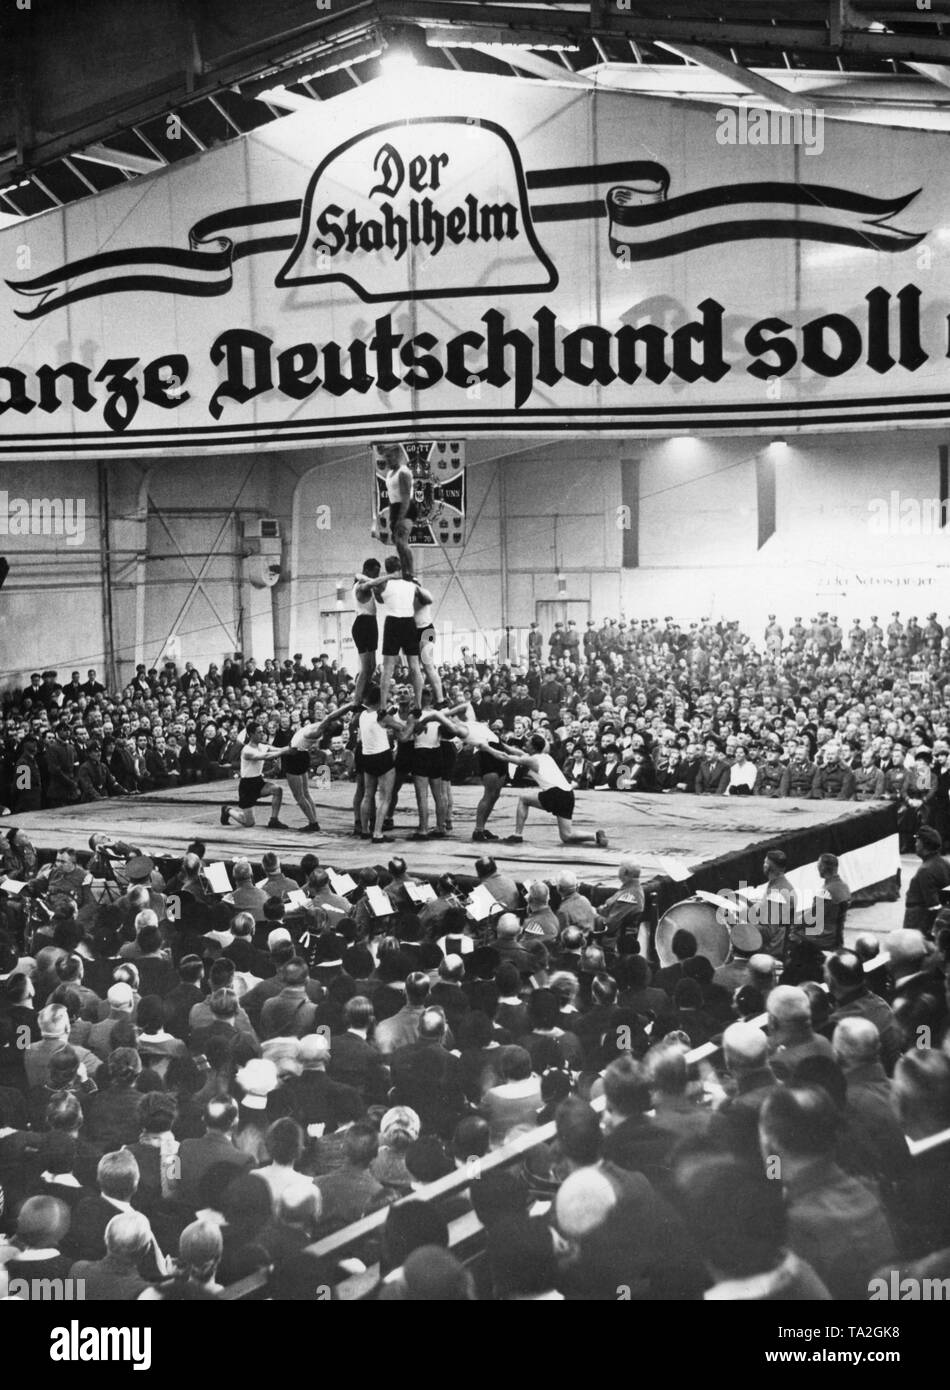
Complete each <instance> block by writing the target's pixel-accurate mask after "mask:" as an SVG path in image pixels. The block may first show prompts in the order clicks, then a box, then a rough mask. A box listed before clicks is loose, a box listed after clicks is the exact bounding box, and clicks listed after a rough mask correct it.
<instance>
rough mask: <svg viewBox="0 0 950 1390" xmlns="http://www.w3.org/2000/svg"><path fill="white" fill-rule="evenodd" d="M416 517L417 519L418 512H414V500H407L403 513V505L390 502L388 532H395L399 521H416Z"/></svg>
mask: <svg viewBox="0 0 950 1390" xmlns="http://www.w3.org/2000/svg"><path fill="white" fill-rule="evenodd" d="M417 517H418V512H417V511H416V503H415V499H414V498H410V499H409V502H408V503H406V504H405V513H404V512H403V503H402V502H390V504H389V529H390V531H395V529H396V527H397V526H398V525H399V523H400V521H415V520H416V519H417Z"/></svg>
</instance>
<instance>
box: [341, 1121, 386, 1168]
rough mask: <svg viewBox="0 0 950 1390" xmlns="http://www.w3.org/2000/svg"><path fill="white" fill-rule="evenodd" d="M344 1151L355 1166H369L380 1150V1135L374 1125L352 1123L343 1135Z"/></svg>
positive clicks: (347, 1158) (348, 1160) (350, 1162)
mask: <svg viewBox="0 0 950 1390" xmlns="http://www.w3.org/2000/svg"><path fill="white" fill-rule="evenodd" d="M343 1151H344V1153H345V1154H346V1160H347V1162H348V1163H349V1164H350V1165H351V1166H352V1167H354V1168H368V1167H369V1165H370V1164H371V1163H372V1161H373V1159H374V1158H375V1157H376V1155H377V1154H378V1152H379V1135H378V1134H377V1133H376V1130H375V1129H374V1128H373V1126H372V1125H368V1124H362V1123H360V1124H355V1125H351V1126H350V1128H349V1129H348V1130H347V1131H346V1133H345V1134H344V1136H343Z"/></svg>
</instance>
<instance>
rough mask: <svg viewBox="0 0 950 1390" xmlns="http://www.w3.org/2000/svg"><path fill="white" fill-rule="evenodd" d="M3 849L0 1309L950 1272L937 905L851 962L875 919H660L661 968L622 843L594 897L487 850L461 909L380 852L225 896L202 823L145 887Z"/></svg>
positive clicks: (739, 1287) (813, 1290)
mask: <svg viewBox="0 0 950 1390" xmlns="http://www.w3.org/2000/svg"><path fill="white" fill-rule="evenodd" d="M14 839H15V844H13V845H11V846H10V848H11V849H13V850H15V851H16V853H17V854H18V855H19V856H20V863H21V865H22V867H21V868H20V869H19V870H18V872H20V873H21V874H22V875H24V876H25V877H28V878H29V881H30V889H29V891H30V892H31V893H32V894H35V895H36V896H37V900H39V901H41V902H42V903H43V904H44V906H45V908H46V912H45V913H44V916H48V918H49V920H46V921H44V922H43V924H42V925H38V924H37V921H36V920H31V921H29V922H24V921H23V920H21V919H20V918H19V917H18V916H17V913H16V912H15V910H14V908H15V904H14V903H12V902H11V901H10V900H7V901H3V900H0V918H2V925H0V1294H2V1292H3V1290H4V1289H6V1290H7V1291H8V1292H7V1296H8V1297H14V1298H29V1297H31V1296H41V1295H39V1294H37V1293H36V1290H37V1288H39V1287H41V1286H42V1284H43V1281H45V1280H49V1279H58V1278H62V1279H66V1278H72V1279H74V1280H77V1279H82V1280H83V1281H84V1285H83V1288H84V1295H83V1296H84V1298H85V1300H86V1301H95V1300H99V1299H102V1300H106V1299H108V1300H122V1299H125V1300H132V1299H136V1298H140V1297H141V1298H151V1299H162V1300H165V1299H179V1300H180V1299H206V1300H214V1299H220V1298H223V1297H233V1296H235V1294H236V1292H240V1291H242V1290H243V1292H244V1294H245V1296H248V1297H253V1298H261V1297H274V1298H279V1299H301V1300H314V1299H326V1298H334V1297H340V1296H343V1295H342V1290H343V1288H344V1283H345V1281H347V1280H348V1281H349V1283H348V1284H347V1285H346V1289H347V1295H346V1296H353V1294H354V1291H355V1292H357V1293H359V1294H360V1295H361V1296H364V1297H368V1298H376V1299H383V1300H411V1301H416V1300H440V1301H445V1300H470V1299H482V1300H492V1299H494V1300H525V1299H532V1300H533V1299H542V1298H543V1299H569V1300H593V1299H610V1300H611V1301H614V1300H616V1299H618V1298H621V1299H634V1300H642V1299H648V1300H656V1299H700V1298H707V1299H734V1300H744V1299H749V1300H761V1299H767V1300H792V1299H796V1300H797V1299H866V1298H868V1297H869V1289H870V1288H871V1287H872V1286H871V1281H872V1280H873V1279H875V1278H884V1279H885V1280H886V1279H888V1278H889V1277H890V1276H889V1272H890V1271H891V1270H894V1269H896V1270H899V1271H900V1277H901V1278H906V1277H918V1276H919V1277H924V1276H926V1277H936V1278H942V1277H946V1276H950V1203H948V1202H947V1201H946V1190H947V1183H948V1180H950V1167H948V1162H950V1145H947V1144H942V1145H941V1144H938V1145H936V1146H935V1147H930V1148H927V1149H926V1151H925V1152H923V1153H921V1154H917V1155H916V1156H913V1155H912V1151H911V1146H910V1145H909V1143H908V1140H910V1141H919V1140H921V1139H924V1138H926V1137H928V1136H932V1135H935V1134H937V1133H939V1132H941V1131H944V1130H947V1129H948V1128H950V1027H948V1004H950V960H948V957H950V926H948V925H947V924H946V923H947V918H948V914H946V913H945V914H943V915H942V916H941V915H939V914H938V915H937V917H936V920H935V921H934V920H933V919H932V918H931V919H929V920H928V922H927V927H926V930H925V931H919V930H914V929H909V928H902V929H900V930H898V931H895V932H894V933H893V934H892V935H891V936H890V937H889V938H887V939H886V941H885V942H884V945H885V948H886V952H887V959H886V965H885V966H884V967H883V968H878V969H874V966H875V955H876V953H877V951H878V945H879V943H878V940H877V939H875V938H867V937H860V936H859V937H858V938H857V939H856V940H855V941H854V942H853V944H852V947H851V948H845V947H844V946H843V945H842V944H841V943H840V940H839V942H838V943H837V944H836V945H833V948H832V949H831V950H829V951H822V949H821V946H820V944H819V942H817V941H815V940H810V939H808V938H807V936H806V935H803V934H801V933H796V932H795V930H794V918H795V913H794V912H793V913H792V914H791V916H790V930H789V931H788V933H787V934H785V935H784V936H783V940H782V941H781V942H780V943H779V944H778V945H776V943H775V942H774V940H771V939H767V937H766V933H765V931H764V930H762V931H760V930H759V929H758V928H756V927H755V926H754V925H753V924H752V919H750V922H749V923H746V924H745V925H744V927H743V930H742V931H741V932H736V933H734V935H733V942H732V951H731V954H730V957H729V959H728V960H727V961H726V962H725V963H724V964H723V965H721V966H719V967H718V968H714V965H713V963H712V961H711V960H709V959H708V958H707V957H706V956H705V955H704V954H703V953H702V949H701V946H702V942H701V941H698V940H697V938H696V936H694V935H693V934H691V933H690V932H689V931H684V930H680V931H679V932H678V933H677V934H676V936H675V937H674V939H673V956H674V960H673V963H672V964H670V965H668V966H665V967H663V968H659V969H655V970H654V969H652V968H651V966H650V964H649V963H648V961H647V959H646V958H645V956H644V955H643V954H641V952H640V946H639V941H640V937H639V932H638V927H639V925H640V921H641V918H642V914H643V898H642V895H641V894H639V893H638V892H637V883H636V880H637V870H636V865H635V863H634V862H633V861H632V860H631V859H629V858H625V859H624V861H623V863H622V864H621V886H620V889H619V891H618V892H616V893H615V894H613V895H612V896H611V897H610V898H608V899H607V900H606V902H603V903H601V904H599V906H598V907H597V908H596V909H595V907H594V906H593V904H592V903H591V902H590V901H589V900H588V898H587V896H586V895H585V894H584V893H583V892H581V891H579V886H578V882H577V879H576V877H575V875H574V874H573V873H572V872H571V871H570V870H568V869H566V868H562V869H561V870H560V872H559V873H558V875H557V877H556V879H555V881H554V882H553V884H551V885H547V884H543V883H533V884H527V885H523V884H519V883H516V882H515V881H514V880H513V879H511V878H509V877H508V876H506V875H505V874H504V873H502V872H500V871H499V869H498V866H497V865H496V864H495V862H494V861H492V860H491V859H488V858H486V859H483V860H480V861H478V863H477V866H476V869H477V874H478V880H479V882H480V883H481V884H482V885H483V886H484V887H485V888H486V889H487V891H488V893H489V894H490V895H491V897H492V898H493V899H494V901H495V904H496V906H495V908H494V910H493V911H492V912H490V913H489V915H488V917H487V918H480V916H479V914H478V913H476V912H475V911H474V902H475V900H474V899H472V900H471V902H470V901H469V898H468V896H467V895H466V893H464V892H463V891H461V889H460V888H459V886H458V885H457V884H456V883H455V882H454V881H453V880H452V879H451V878H450V877H445V878H443V879H441V880H440V881H439V882H438V883H437V885H436V891H435V897H434V898H432V899H431V900H430V901H427V902H425V903H424V905H421V906H420V905H419V903H418V901H417V899H416V897H415V896H414V894H413V892H412V887H413V884H414V879H413V876H412V874H411V872H410V869H409V867H408V866H407V864H406V863H405V861H403V860H400V859H395V860H393V861H391V862H390V863H389V865H388V866H387V868H386V869H383V868H382V867H380V868H379V869H373V870H369V869H367V870H365V871H362V872H361V873H360V874H359V875H358V881H357V884H356V887H355V889H352V890H350V891H349V892H347V894H346V895H345V896H340V895H338V894H337V893H336V892H334V890H333V880H332V879H331V877H330V875H329V873H328V871H327V868H326V866H323V865H321V864H320V863H319V862H318V860H317V859H316V857H315V856H313V855H305V856H304V857H303V859H302V861H301V863H300V866H299V868H297V869H294V870H293V872H292V873H291V872H287V871H285V869H284V867H283V866H282V864H281V863H280V861H279V859H278V858H277V856H276V855H274V854H273V853H268V854H267V855H265V856H264V859H263V861H262V863H261V865H260V866H259V867H257V866H252V865H250V864H248V863H246V862H243V861H237V862H236V863H235V864H234V865H233V867H232V878H233V882H234V885H235V886H234V889H233V892H232V893H230V894H227V895H225V896H224V897H221V896H219V895H215V894H213V893H212V892H211V890H210V887H209V885H208V882H207V879H206V877H205V875H204V864H203V856H204V848H205V847H204V846H203V845H201V844H200V843H195V844H193V845H191V846H190V847H189V849H188V851H187V853H185V855H184V856H183V857H182V859H181V861H180V863H173V864H171V865H168V864H166V865H164V868H165V874H164V876H163V875H162V874H160V873H159V871H158V869H157V867H156V865H155V862H154V861H153V860H152V859H150V858H149V857H148V856H145V855H142V854H140V853H137V852H136V847H135V846H116V845H109V844H107V843H106V842H104V841H103V840H102V839H101V838H100V837H94V839H95V841H96V843H95V844H94V845H93V847H92V848H93V850H94V855H93V858H92V859H91V860H90V861H89V864H88V865H86V866H80V865H78V864H77V862H76V857H75V855H74V854H71V852H69V851H63V852H62V853H61V854H60V855H59V856H57V860H56V863H55V864H54V865H52V867H51V868H50V869H49V871H48V873H47V874H46V875H45V877H44V876H43V875H42V873H40V874H35V873H34V874H33V876H32V877H30V873H31V869H30V863H29V860H30V849H31V846H30V845H29V841H28V839H27V837H25V836H23V835H22V832H18V833H17V834H16V836H15V837H14ZM941 862H942V863H943V867H944V869H946V868H947V865H946V863H945V861H941ZM832 867H833V866H832ZM32 868H33V870H34V871H35V868H36V865H35V861H34V863H33V865H32ZM110 868H111V877H110V875H109V872H108V870H109V869H110ZM100 874H101V875H102V876H101V877H100V876H99V875H100ZM946 877H950V875H945V878H946ZM773 878H775V876H773ZM775 882H776V883H777V882H778V879H777V878H775ZM338 886H342V885H338ZM774 886H775V884H774V883H773V887H774ZM779 886H780V885H779ZM300 887H302V889H303V893H304V901H303V902H301V900H300V899H299V898H297V897H291V895H292V894H295V893H296V891H297V890H298V888H300ZM371 887H378V888H381V889H382V892H383V894H384V906H383V910H382V911H381V910H379V907H378V904H377V907H375V908H374V907H373V904H372V899H371V897H370V895H369V894H368V891H367V890H368V889H369V888H371ZM470 909H472V910H470ZM477 918H478V919H479V920H476V919H477ZM881 959H883V957H882V958H881ZM763 1015H765V1016H766V1018H767V1023H766V1026H765V1027H764V1028H763V1026H762V1016H763ZM709 1043H712V1044H713V1047H712V1048H707V1049H705V1051H706V1055H705V1056H703V1057H702V1058H697V1057H695V1056H694V1055H693V1050H694V1049H697V1048H703V1047H704V1045H705V1044H709ZM541 1125H548V1126H549V1127H550V1126H553V1130H552V1131H551V1134H550V1135H549V1134H548V1132H547V1131H545V1132H544V1134H541V1135H540V1136H539V1142H538V1143H536V1144H534V1145H533V1146H531V1147H530V1148H529V1149H528V1151H527V1152H526V1153H525V1154H524V1155H523V1156H521V1157H519V1158H518V1160H517V1161H516V1162H514V1163H496V1162H494V1161H493V1160H494V1156H495V1155H498V1154H501V1155H502V1156H504V1150H505V1146H506V1145H507V1144H509V1142H510V1141H511V1140H512V1139H514V1138H516V1137H519V1136H522V1135H525V1134H531V1133H532V1132H534V1131H537V1130H538V1127H539V1126H541ZM776 1165H777V1166H776ZM453 1174H457V1181H456V1183H455V1184H454V1187H453V1191H452V1192H451V1193H450V1194H449V1195H447V1196H445V1197H443V1198H441V1199H437V1200H431V1199H430V1200H422V1199H421V1198H420V1197H419V1195H418V1194H419V1190H420V1189H421V1188H424V1187H427V1186H428V1185H430V1184H432V1183H433V1182H435V1181H437V1180H438V1179H441V1178H445V1177H450V1176H451V1175H453ZM776 1178H779V1179H780V1180H776ZM374 1213H382V1216H381V1217H380V1224H379V1225H378V1226H376V1227H374V1229H373V1230H372V1231H371V1232H369V1233H367V1234H364V1235H363V1237H362V1238H361V1239H360V1240H359V1241H358V1242H357V1243H356V1244H355V1245H353V1244H350V1245H347V1246H346V1247H344V1248H343V1249H340V1250H338V1251H337V1252H336V1253H335V1254H333V1255H329V1254H326V1253H323V1252H321V1250H320V1249H319V1248H314V1243H315V1242H319V1241H320V1240H321V1239H322V1238H323V1237H325V1236H327V1235H329V1234H332V1233H334V1232H338V1231H340V1230H341V1229H342V1228H345V1227H346V1226H348V1225H349V1224H350V1223H353V1222H355V1221H357V1220H359V1219H361V1218H363V1217H365V1216H371V1215H373V1214H374ZM344 1262H345V1263H344ZM37 1281H38V1282H37Z"/></svg>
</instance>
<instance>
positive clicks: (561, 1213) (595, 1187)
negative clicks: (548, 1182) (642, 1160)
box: [554, 1168, 617, 1240]
mask: <svg viewBox="0 0 950 1390" xmlns="http://www.w3.org/2000/svg"><path fill="white" fill-rule="evenodd" d="M616 1206H617V1193H616V1191H615V1189H614V1186H613V1184H612V1183H611V1181H610V1179H609V1178H608V1177H607V1176H606V1174H604V1173H602V1172H601V1171H600V1169H599V1168H578V1169H577V1171H576V1172H574V1173H570V1174H569V1175H568V1177H566V1178H565V1179H564V1181H563V1182H562V1183H561V1186H560V1187H559V1188H558V1193H557V1197H556V1198H555V1201H554V1210H555V1215H556V1218H557V1224H558V1227H559V1228H560V1230H561V1232H562V1233H563V1234H564V1235H565V1236H566V1237H567V1238H568V1239H569V1240H583V1239H584V1237H585V1236H589V1235H591V1234H592V1233H593V1232H594V1231H597V1230H600V1229H601V1228H602V1227H604V1226H605V1225H606V1224H607V1222H608V1221H609V1220H610V1218H611V1216H612V1215H613V1212H614V1210H615V1209H616Z"/></svg>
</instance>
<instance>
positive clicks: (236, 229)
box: [0, 71, 950, 458]
mask: <svg viewBox="0 0 950 1390" xmlns="http://www.w3.org/2000/svg"><path fill="white" fill-rule="evenodd" d="M777 115H778V113H773V119H772V121H771V123H769V118H768V116H767V115H766V116H762V117H759V116H758V115H757V114H756V113H750V112H749V111H748V110H739V111H738V113H737V115H732V114H731V113H730V119H729V120H725V121H724V119H723V113H722V112H718V113H717V111H716V109H715V108H714V107H712V106H702V105H698V104H696V103H689V102H678V101H676V100H660V99H653V98H645V97H640V96H632V95H629V94H626V93H620V92H608V91H595V90H593V89H586V88H585V89H578V88H577V87H561V86H559V85H557V84H556V83H548V82H528V81H525V82H521V81H518V80H514V79H512V80H509V79H502V78H483V77H476V76H465V75H462V74H458V73H452V74H448V73H437V72H432V71H420V72H419V73H418V74H417V75H416V76H415V77H414V78H412V79H411V80H410V81H406V80H405V79H402V78H400V79H398V80H397V79H393V80H388V79H380V80H378V81H376V82H373V83H369V84H367V85H366V86H364V87H363V88H360V89H359V90H354V91H353V92H352V93H350V94H348V95H346V96H343V97H338V98H336V99H335V100H334V101H332V102H331V103H314V107H313V111H312V112H309V111H307V112H302V113H300V114H294V115H291V116H287V117H286V118H285V119H283V120H279V121H277V122H275V123H273V124H272V125H269V126H267V127H265V128H264V129H263V130H261V131H258V132H256V133H254V134H252V135H248V136H246V137H244V138H243V139H241V140H239V141H236V142H234V143H233V144H230V145H227V146H224V147H222V148H221V149H219V150H215V151H212V152H210V153H207V154H203V155H201V156H197V157H196V158H195V159H193V160H189V161H187V162H184V163H182V164H181V165H178V166H176V167H173V168H171V169H169V170H167V171H166V172H163V173H161V174H157V175H154V176H150V177H148V178H146V179H140V180H136V181H135V182H132V183H130V184H128V185H127V186H125V187H123V188H120V189H118V190H116V191H115V192H112V193H109V194H106V195H103V196H100V197H98V198H96V199H89V200H87V201H85V202H82V203H79V204H77V205H74V206H72V207H69V208H66V209H64V210H62V211H58V212H55V213H50V214H48V215H47V216H44V217H41V218H37V219H35V220H33V221H31V222H29V223H23V224H20V225H18V226H13V227H11V228H9V229H8V230H7V231H5V232H4V233H2V234H0V263H2V265H3V267H4V268H5V269H4V276H3V279H4V281H5V283H4V284H3V285H2V286H0V344H2V352H0V457H3V456H6V457H10V458H24V457H30V456H36V455H42V456H45V457H50V456H57V455H64V456H67V457H70V456H72V457H87V456H90V455H92V456H101V455H119V456H121V455H123V454H139V453H141V454H149V453H151V454H154V453H164V452H167V451H171V450H175V451H186V452H193V451H196V450H201V449H207V450H215V451H220V450H222V449H247V448H248V447H252V446H261V447H293V446H301V445H304V444H306V443H308V442H311V441H317V440H320V439H328V438H333V439H337V440H342V439H365V440H370V441H372V440H380V439H385V438H387V437H389V438H415V439H419V438H422V439H427V438H435V437H440V436H441V437H445V436H446V435H449V436H451V437H457V436H464V435H472V434H475V433H482V434H494V435H511V434H513V433H515V432H525V433H530V434H547V433H558V432H563V431H570V432H577V431H589V432H594V431H606V432H613V433H623V434H626V435H630V434H637V433H641V434H643V433H648V432H653V431H662V432H666V431H669V430H676V429H678V430H683V429H686V430H689V429H694V430H702V431H706V432H708V431H712V430H728V431H733V432H734V431H735V430H737V429H748V430H761V431H778V432H780V433H788V432H790V431H792V430H794V429H796V428H799V427H801V428H809V427H819V428H828V427H830V426H847V427H850V428H853V427H855V426H860V425H871V424H874V423H875V422H880V421H882V420H887V421H891V422H894V423H896V424H910V423H919V422H921V421H928V420H937V419H941V418H945V417H946V414H947V403H948V399H950V390H948V388H950V365H948V360H947V353H948V321H947V314H948V309H950V302H948V298H950V297H948V293H947V288H946V287H947V245H948V243H947V238H948V235H950V232H948V230H947V214H948V212H950V168H948V165H947V160H946V136H945V135H943V134H917V133H915V132H913V131H909V130H906V129H904V130H888V129H883V128H881V127H877V126H875V127H869V126H860V125H855V124H848V123H845V122H832V121H825V122H824V125H823V129H822V130H821V137H822V138H821V141H820V142H818V141H817V140H815V139H811V140H810V141H809V142H803V140H802V139H801V138H800V136H801V130H798V131H796V129H795V127H794V126H790V125H785V126H783V125H781V124H779V123H778V121H777V120H776V119H775V118H776V117H777ZM750 117H751V118H752V119H751V121H750V119H749V118H750ZM757 122H758V124H757ZM814 134H815V131H814V130H812V135H813V136H814ZM782 140H786V141H787V143H780V142H781V141H782ZM757 141H758V142H759V143H757ZM770 141H771V142H772V143H767V142H770ZM776 141H777V142H779V143H775V142H776ZM763 142H765V143H763Z"/></svg>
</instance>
